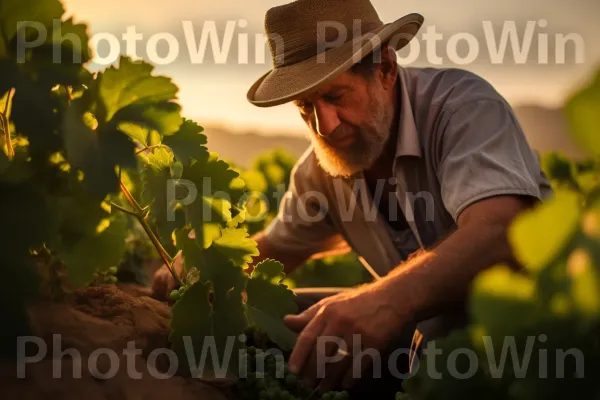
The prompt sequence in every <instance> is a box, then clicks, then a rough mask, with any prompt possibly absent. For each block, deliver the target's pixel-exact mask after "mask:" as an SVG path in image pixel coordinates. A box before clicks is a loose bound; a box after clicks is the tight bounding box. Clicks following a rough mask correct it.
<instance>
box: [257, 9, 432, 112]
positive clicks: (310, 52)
mask: <svg viewBox="0 0 600 400" xmlns="http://www.w3.org/2000/svg"><path fill="white" fill-rule="evenodd" d="M422 24H423V17H422V16H421V15H420V14H416V13H413V14H408V15H406V16H404V17H402V18H400V19H398V20H396V21H394V22H390V23H386V24H384V23H383V22H382V21H381V20H380V19H379V16H378V15H377V11H376V10H375V8H374V7H373V5H372V4H371V2H370V1H369V0H296V1H294V2H292V3H289V4H285V5H282V6H277V7H273V8H271V9H269V10H268V11H267V14H266V16H265V33H266V35H267V38H268V43H269V49H270V52H271V57H272V61H273V69H272V70H271V71H269V72H267V73H266V74H265V75H263V76H262V77H260V78H259V79H258V80H257V81H256V82H255V83H254V84H253V85H252V87H251V88H250V90H249V91H248V94H247V98H248V101H249V102H250V103H252V104H254V105H256V106H258V107H271V106H276V105H279V104H283V103H286V102H289V101H291V100H293V99H295V98H298V97H301V96H302V95H304V94H305V93H308V92H310V91H311V90H313V89H314V88H315V87H316V86H318V85H321V84H323V83H325V82H327V81H330V80H332V79H335V78H336V77H337V76H339V75H340V74H342V73H343V72H344V71H346V70H348V69H349V68H351V67H352V66H353V65H354V64H356V63H357V62H360V60H361V59H362V58H364V57H366V56H367V55H369V54H371V53H373V52H374V50H376V49H378V48H379V47H380V46H381V44H383V43H385V42H388V41H389V42H388V44H389V45H390V46H392V47H393V48H395V49H396V51H398V50H400V49H401V48H403V47H404V46H406V45H407V44H408V43H409V42H410V40H412V38H413V37H414V36H415V35H416V33H417V32H418V31H419V29H420V28H421V26H422Z"/></svg>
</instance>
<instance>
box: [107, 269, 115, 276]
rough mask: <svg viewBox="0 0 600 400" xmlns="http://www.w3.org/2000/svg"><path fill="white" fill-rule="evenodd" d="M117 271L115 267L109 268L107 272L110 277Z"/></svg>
mask: <svg viewBox="0 0 600 400" xmlns="http://www.w3.org/2000/svg"><path fill="white" fill-rule="evenodd" d="M117 271H118V269H117V267H110V268H109V269H108V271H107V272H108V273H109V274H111V275H114V274H116V273H117Z"/></svg>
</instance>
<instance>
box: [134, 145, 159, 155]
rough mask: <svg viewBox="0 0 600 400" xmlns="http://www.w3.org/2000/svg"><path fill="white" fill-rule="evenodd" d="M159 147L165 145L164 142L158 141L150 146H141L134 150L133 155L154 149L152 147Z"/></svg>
mask: <svg viewBox="0 0 600 400" xmlns="http://www.w3.org/2000/svg"><path fill="white" fill-rule="evenodd" d="M159 147H165V145H164V144H162V143H160V144H155V145H152V146H145V147H143V148H141V149H139V150H137V151H136V152H135V155H136V156H137V155H139V154H141V153H143V152H145V151H148V150H154V149H157V148H159Z"/></svg>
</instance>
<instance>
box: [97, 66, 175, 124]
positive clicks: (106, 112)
mask: <svg viewBox="0 0 600 400" xmlns="http://www.w3.org/2000/svg"><path fill="white" fill-rule="evenodd" d="M153 69H154V67H153V66H152V65H150V64H148V63H146V62H143V61H132V60H131V59H130V58H128V57H121V59H120V62H119V67H118V68H115V67H110V68H108V69H107V70H105V71H104V72H102V73H100V74H99V76H98V78H97V86H96V88H97V89H96V98H97V111H96V117H97V119H98V120H99V123H100V124H101V125H102V124H106V125H107V126H109V127H111V129H113V128H112V127H113V126H118V125H119V124H121V123H124V122H129V123H134V124H138V125H141V126H143V127H146V128H149V129H153V130H156V131H158V132H159V133H160V134H161V135H164V136H167V135H171V134H173V133H175V132H177V131H178V130H179V128H180V126H181V124H182V123H183V119H182V117H181V115H180V111H181V107H180V106H179V105H178V104H177V103H175V102H174V101H175V100H176V94H177V92H178V88H177V86H176V85H175V84H174V83H173V82H172V81H171V79H170V78H167V77H164V76H153V75H152V71H153Z"/></svg>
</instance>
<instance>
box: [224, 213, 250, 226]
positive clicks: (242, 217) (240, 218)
mask: <svg viewBox="0 0 600 400" xmlns="http://www.w3.org/2000/svg"><path fill="white" fill-rule="evenodd" d="M235 211H237V214H236V215H235V217H233V218H232V219H230V220H229V222H227V227H228V228H237V227H238V226H239V225H240V224H243V223H244V221H246V210H234V212H235Z"/></svg>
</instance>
